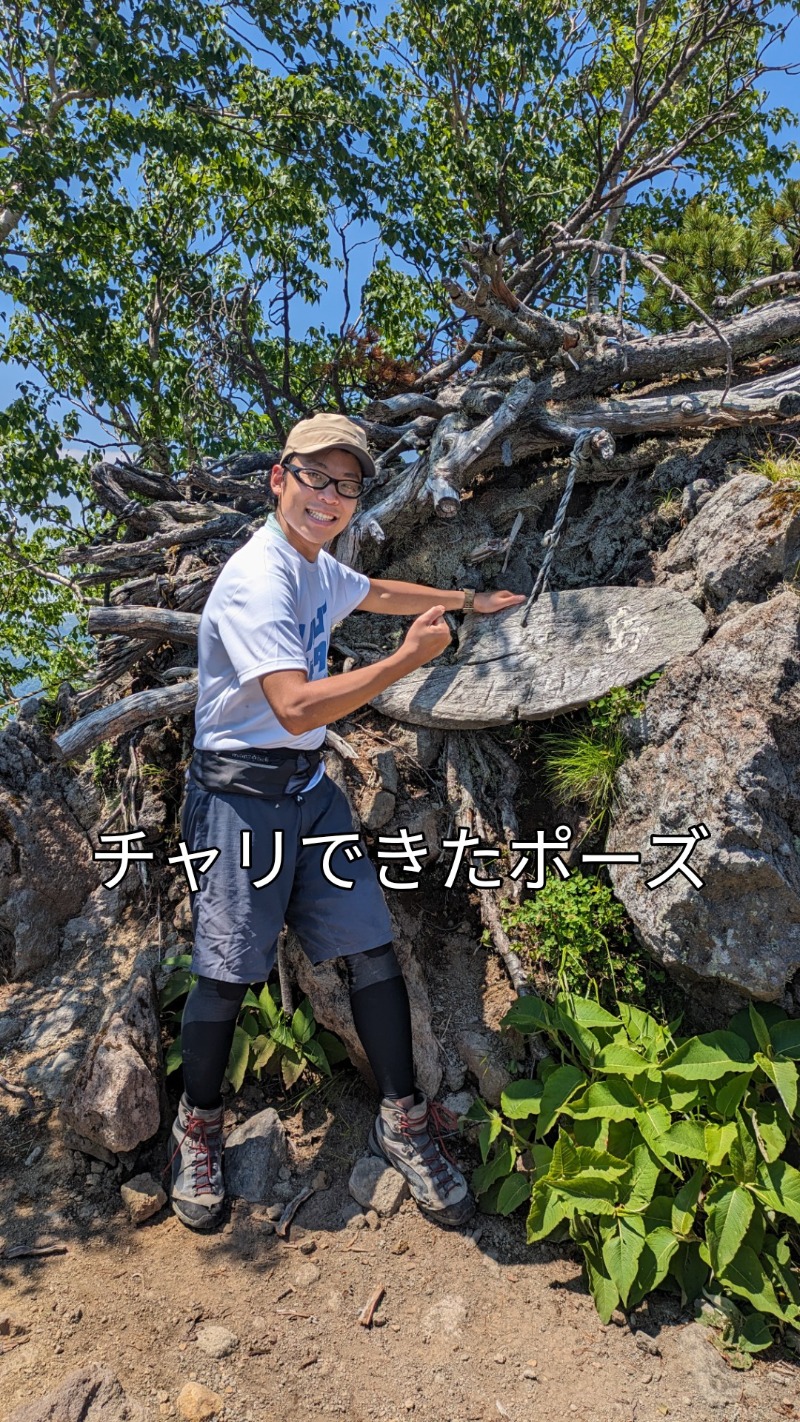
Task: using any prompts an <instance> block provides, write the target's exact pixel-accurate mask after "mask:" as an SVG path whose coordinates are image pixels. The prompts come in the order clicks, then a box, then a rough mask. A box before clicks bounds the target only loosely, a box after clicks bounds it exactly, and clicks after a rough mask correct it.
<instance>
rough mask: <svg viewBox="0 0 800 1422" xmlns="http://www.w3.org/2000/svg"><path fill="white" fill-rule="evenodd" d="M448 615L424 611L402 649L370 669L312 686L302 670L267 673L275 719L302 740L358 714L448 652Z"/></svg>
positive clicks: (266, 684) (436, 609) (264, 688)
mask: <svg viewBox="0 0 800 1422" xmlns="http://www.w3.org/2000/svg"><path fill="white" fill-rule="evenodd" d="M443 611H444V608H442V607H432V608H429V610H428V611H427V612H423V613H422V615H421V616H420V617H418V618H416V620H415V621H414V622H413V623H412V625H411V627H410V628H409V630H408V632H407V633H406V637H405V640H404V641H403V643H402V646H400V647H399V648H398V650H397V651H396V652H392V654H391V656H388V657H384V658H383V660H382V661H379V662H373V663H372V664H371V665H370V666H366V667H356V669H355V670H354V671H349V672H341V673H340V674H339V675H338V676H333V677H322V678H320V680H319V681H309V679H308V676H307V674H306V673H305V672H303V671H300V670H294V669H293V670H291V671H277V672H267V674H266V675H265V676H262V677H260V678H259V680H260V682H261V689H262V691H263V692H264V695H265V696H266V698H267V701H268V702H269V704H270V707H271V708H272V710H273V711H274V713H275V716H276V717H277V719H278V720H279V721H280V723H281V725H282V726H283V727H284V728H285V730H287V731H288V732H289V735H290V736H302V735H304V734H305V733H306V732H307V731H313V730H315V729H316V727H317V726H327V725H328V724H329V723H330V722H331V721H338V720H339V719H340V718H341V717H342V716H347V715H348V714H349V713H350V712H351V711H357V710H358V709H359V707H360V706H365V705H366V704H367V702H369V701H371V700H372V698H373V696H377V695H378V693H379V692H381V691H385V690H386V688H387V687H389V686H392V685H393V684H394V682H396V681H399V680H400V678H401V677H403V676H407V675H408V673H409V672H410V671H416V669H417V668H418V667H421V666H424V665H425V663H426V662H429V661H431V659H432V658H433V657H437V656H438V655H439V653H440V652H443V651H444V649H445V647H446V646H448V644H449V642H450V630H449V628H448V626H447V623H446V622H445V621H444V618H443V617H442V613H443Z"/></svg>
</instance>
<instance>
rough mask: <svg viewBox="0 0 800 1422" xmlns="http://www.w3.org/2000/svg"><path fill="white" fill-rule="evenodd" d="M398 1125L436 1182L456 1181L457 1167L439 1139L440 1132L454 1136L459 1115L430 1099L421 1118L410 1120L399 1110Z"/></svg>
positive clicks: (441, 1183) (452, 1182)
mask: <svg viewBox="0 0 800 1422" xmlns="http://www.w3.org/2000/svg"><path fill="white" fill-rule="evenodd" d="M397 1126H398V1130H399V1131H400V1133H401V1135H402V1136H403V1137H404V1138H405V1139H406V1140H407V1141H408V1143H409V1144H410V1145H412V1146H413V1147H414V1149H415V1150H416V1151H417V1152H418V1153H419V1156H420V1159H421V1160H422V1162H423V1164H424V1165H425V1167H426V1169H427V1170H429V1171H430V1174H431V1177H432V1179H433V1182H434V1184H435V1185H439V1186H444V1185H450V1184H454V1185H455V1184H458V1176H457V1174H456V1171H457V1170H458V1167H457V1166H456V1162H455V1160H454V1158H453V1156H452V1155H451V1154H450V1152H449V1150H448V1149H447V1146H446V1145H445V1143H444V1140H443V1139H442V1137H443V1135H445V1134H447V1135H453V1134H455V1132H456V1131H457V1130H458V1117H457V1116H455V1115H454V1114H453V1112H452V1111H450V1110H448V1108H447V1107H446V1106H441V1105H439V1104H438V1103H437V1102H435V1101H430V1102H429V1103H428V1109H427V1112H426V1114H425V1116H424V1117H423V1119H422V1120H421V1121H414V1122H413V1123H412V1121H411V1120H410V1119H409V1116H408V1114H407V1112H406V1111H403V1110H401V1111H400V1112H399V1114H398V1121H397Z"/></svg>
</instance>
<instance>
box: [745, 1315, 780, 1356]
mask: <svg viewBox="0 0 800 1422" xmlns="http://www.w3.org/2000/svg"><path fill="white" fill-rule="evenodd" d="M772 1343H773V1338H772V1334H771V1332H770V1328H769V1324H768V1323H767V1320H766V1319H765V1317H764V1315H763V1313H750V1314H748V1315H747V1317H746V1318H745V1319H744V1321H743V1322H742V1325H741V1327H740V1329H739V1331H738V1333H737V1334H736V1345H737V1347H739V1348H743V1349H745V1351H746V1352H748V1353H762V1352H763V1351H764V1349H765V1348H771V1347H772Z"/></svg>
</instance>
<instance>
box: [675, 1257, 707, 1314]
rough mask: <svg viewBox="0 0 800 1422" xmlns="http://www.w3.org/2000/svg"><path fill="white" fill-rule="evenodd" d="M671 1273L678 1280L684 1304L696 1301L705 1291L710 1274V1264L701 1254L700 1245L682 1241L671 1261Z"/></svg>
mask: <svg viewBox="0 0 800 1422" xmlns="http://www.w3.org/2000/svg"><path fill="white" fill-rule="evenodd" d="M669 1267H670V1273H671V1274H673V1275H674V1277H675V1278H676V1279H677V1281H678V1286H679V1288H680V1291H681V1296H682V1302H683V1303H684V1304H690V1303H694V1301H695V1299H698V1298H699V1297H700V1295H701V1294H702V1292H703V1289H704V1288H705V1286H706V1284H707V1282H708V1276H709V1269H708V1265H707V1264H706V1263H705V1262H704V1260H703V1259H702V1257H701V1254H700V1246H699V1245H698V1244H694V1243H687V1242H685V1243H681V1244H679V1245H678V1248H677V1250H676V1251H675V1254H674V1255H673V1256H672V1260H671V1261H670V1266H669Z"/></svg>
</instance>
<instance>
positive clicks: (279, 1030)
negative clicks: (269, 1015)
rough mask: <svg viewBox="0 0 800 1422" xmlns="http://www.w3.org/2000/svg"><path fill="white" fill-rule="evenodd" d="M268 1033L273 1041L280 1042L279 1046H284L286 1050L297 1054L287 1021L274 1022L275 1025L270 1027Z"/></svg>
mask: <svg viewBox="0 0 800 1422" xmlns="http://www.w3.org/2000/svg"><path fill="white" fill-rule="evenodd" d="M269 1035H270V1036H271V1037H272V1038H273V1040H274V1041H276V1042H280V1044H281V1046H282V1047H285V1048H286V1050H287V1051H289V1052H295V1054H297V1043H296V1041H295V1037H294V1033H293V1031H292V1029H291V1027H290V1026H289V1023H288V1022H286V1021H280V1022H276V1023H275V1026H274V1027H271V1028H270V1033H269Z"/></svg>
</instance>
